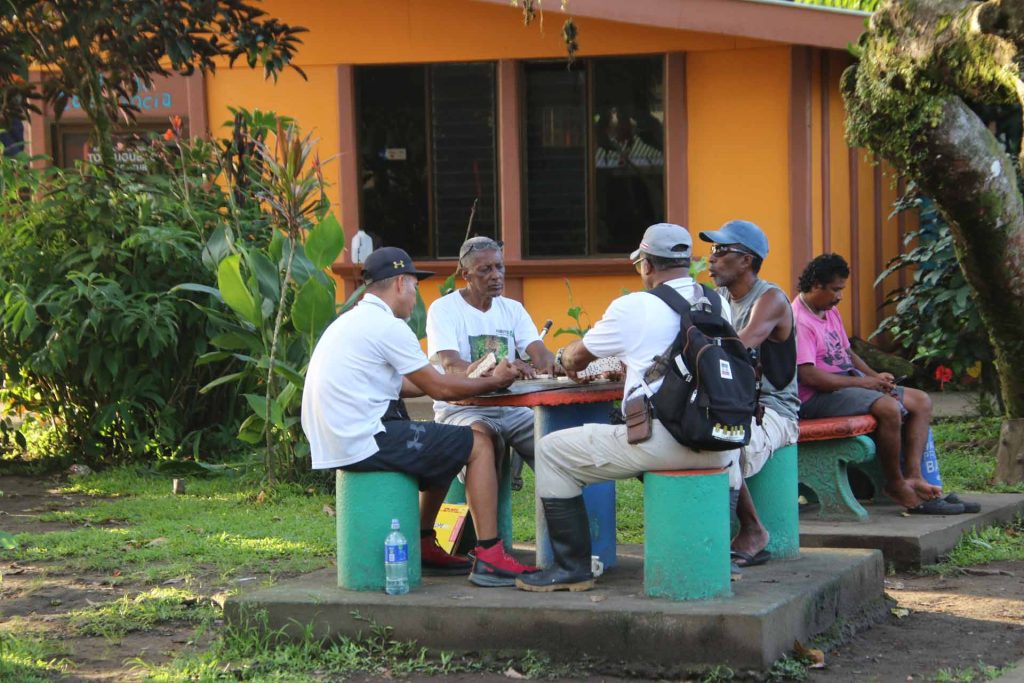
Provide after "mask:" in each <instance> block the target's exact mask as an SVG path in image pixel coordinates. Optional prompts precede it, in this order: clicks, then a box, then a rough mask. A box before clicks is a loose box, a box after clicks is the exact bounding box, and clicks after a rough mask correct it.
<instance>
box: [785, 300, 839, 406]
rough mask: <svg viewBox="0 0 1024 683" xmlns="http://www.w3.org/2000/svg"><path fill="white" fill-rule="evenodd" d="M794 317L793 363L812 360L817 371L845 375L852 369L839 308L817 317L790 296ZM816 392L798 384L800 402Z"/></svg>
mask: <svg viewBox="0 0 1024 683" xmlns="http://www.w3.org/2000/svg"><path fill="white" fill-rule="evenodd" d="M793 318H794V319H795V320H796V364H797V365H805V364H807V363H813V364H814V367H816V368H818V369H819V370H824V371H825V372H831V373H836V374H839V373H842V374H845V373H847V372H849V371H850V370H853V369H854V367H853V359H852V358H851V357H850V340H849V338H848V337H847V336H846V330H845V329H844V328H843V319H842V317H841V316H840V315H839V310H838V309H836V308H830V309H828V310H827V311H825V317H824V318H819V317H818V316H816V315H814V313H811V311H809V310H808V309H807V306H805V305H804V304H803V302H802V301H800V297H799V295H798V296H797V297H796V298H795V299H793ZM816 393H817V392H816V391H814V389H811V388H810V387H807V386H804V385H803V384H801V385H800V388H799V395H800V401H801V402H802V403H806V402H807V399H809V398H811V397H812V396H814V394H816Z"/></svg>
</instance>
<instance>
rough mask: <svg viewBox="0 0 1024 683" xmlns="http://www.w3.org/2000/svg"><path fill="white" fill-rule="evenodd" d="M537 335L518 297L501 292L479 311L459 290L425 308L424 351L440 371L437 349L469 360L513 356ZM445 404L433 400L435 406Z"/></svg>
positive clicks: (521, 351)
mask: <svg viewBox="0 0 1024 683" xmlns="http://www.w3.org/2000/svg"><path fill="white" fill-rule="evenodd" d="M538 339H540V336H539V335H538V334H537V328H536V327H534V326H533V320H531V319H530V316H529V315H528V314H527V312H526V309H525V308H523V305H522V304H521V303H519V302H518V301H513V300H512V299H506V298H505V297H503V296H499V297H495V298H494V299H492V300H491V307H490V308H488V309H487V310H486V311H481V310H480V309H479V308H475V307H473V306H471V305H469V304H468V303H467V302H466V300H465V299H464V298H463V297H462V292H461V290H456V291H454V292H451V293H450V294H447V295H445V296H443V297H441V298H440V299H438V300H437V301H435V302H434V303H433V304H431V306H430V310H429V311H428V312H427V355H428V356H429V357H430V362H431V363H433V364H434V367H436V368H437V369H438V371H439V372H442V373H443V372H444V367H443V366H442V365H441V359H440V358H439V357H438V355H437V353H438V351H456V352H457V353H458V354H459V358H461V359H462V360H464V361H466V362H467V363H472V362H473V361H475V360H478V359H480V358H482V357H484V356H486V355H487V354H488V353H489V352H491V351H493V352H494V357H495V359H497V360H499V361H500V360H501V359H502V358H508V361H509V362H510V363H511V362H512V361H514V360H515V352H518V353H519V355H520V356H523V355H525V354H526V347H527V346H529V345H530V344H532V343H533V342H535V341H537V340H538ZM447 407H448V404H447V403H445V402H444V401H434V410H435V411H442V410H444V409H445V408H447Z"/></svg>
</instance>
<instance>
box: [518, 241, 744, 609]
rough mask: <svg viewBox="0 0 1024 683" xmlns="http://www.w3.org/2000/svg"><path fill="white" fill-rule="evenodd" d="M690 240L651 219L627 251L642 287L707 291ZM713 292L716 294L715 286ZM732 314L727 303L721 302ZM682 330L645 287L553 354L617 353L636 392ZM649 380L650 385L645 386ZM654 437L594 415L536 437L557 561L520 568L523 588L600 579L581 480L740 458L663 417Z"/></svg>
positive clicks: (578, 364)
mask: <svg viewBox="0 0 1024 683" xmlns="http://www.w3.org/2000/svg"><path fill="white" fill-rule="evenodd" d="M692 249H693V240H692V239H691V238H690V233H688V232H687V231H686V229H685V228H682V227H680V226H678V225H672V224H670V223H658V224H657V225H652V226H651V227H649V228H647V231H646V232H645V233H644V236H643V240H642V241H641V242H640V248H639V249H637V250H636V251H634V252H633V254H632V255H631V256H630V260H631V261H632V262H633V266H634V267H635V268H636V271H637V273H639V275H640V278H641V280H642V281H643V285H644V289H653V288H654V287H657V286H658V285H660V284H663V283H666V284H668V285H669V286H670V287H672V288H673V289H675V290H676V291H677V292H678V293H679V294H680V295H681V296H683V297H684V298H685V299H687V300H688V301H691V302H695V301H698V300H700V299H701V298H702V297H704V296H705V291H704V289H703V288H702V287H700V286H699V285H698V284H696V283H695V282H694V281H693V278H691V277H690V273H689V267H690V255H691V252H692ZM709 295H710V296H712V297H715V296H717V295H716V294H714V293H713V292H709ZM716 308H718V309H719V310H721V311H722V315H723V317H725V318H727V319H729V308H728V307H727V306H724V305H720V306H717V307H716ZM678 333H679V315H678V314H677V313H676V312H675V311H673V310H672V309H671V308H670V307H669V306H668V305H667V304H666V303H664V302H663V301H662V300H661V299H659V298H658V297H656V296H653V295H651V294H648V293H647V292H635V293H632V294H627V295H625V296H621V297H619V298H618V299H616V300H615V301H613V302H612V303H611V305H610V306H608V310H606V311H605V313H604V315H603V316H602V318H601V320H599V321H598V322H597V324H596V325H595V326H594V327H593V329H591V330H590V331H589V332H587V334H586V336H584V337H583V339H582V340H580V341H577V342H573V343H572V344H569V345H568V346H566V347H564V348H562V349H559V350H558V352H557V353H556V354H555V360H556V363H560V364H561V365H562V366H563V367H564V368H565V370H566V373H567V374H568V375H569V376H570V377H572V378H574V379H575V378H576V376H577V375H576V373H578V372H579V371H581V370H583V369H584V368H586V367H587V365H588V364H589V363H590V362H591V361H593V360H596V359H598V358H604V357H607V356H618V357H619V358H620V359H622V360H623V362H624V363H625V365H626V379H625V392H624V394H623V403H624V404H625V402H626V401H625V399H628V398H631V397H633V396H638V395H639V393H638V392H645V391H650V392H651V393H653V392H654V391H657V389H658V387H659V386H660V380H659V382H655V383H652V384H650V385H645V384H644V383H643V382H642V379H643V374H644V371H645V370H647V368H648V367H649V366H650V365H651V364H652V362H653V361H654V359H655V357H656V356H659V355H661V354H663V353H664V351H665V349H667V348H668V347H669V346H670V345H671V344H672V342H673V341H674V340H675V338H676V335H677V334H678ZM645 387H646V388H645ZM651 427H652V429H651V436H650V438H648V439H647V440H645V441H642V442H639V443H634V444H630V443H629V442H628V441H627V435H626V426H625V425H605V424H588V425H584V426H582V427H575V428H573V429H565V430H562V431H558V432H554V433H552V434H548V435H547V436H545V437H544V438H543V439H541V440H540V441H539V442H538V444H537V460H536V473H537V496H538V497H539V498H540V500H541V504H542V505H543V508H544V517H545V519H546V521H547V526H548V533H549V536H550V539H551V550H552V557H553V564H552V566H551V567H549V568H547V569H545V570H542V571H541V572H538V573H535V574H529V575H526V574H523V575H520V576H519V578H518V579H516V586H517V587H519V588H520V589H522V590H527V591H538V592H547V591H556V590H569V591H580V590H587V589H589V588H591V587H592V586H593V585H594V577H593V574H592V573H591V571H590V528H589V524H588V520H587V511H586V508H585V507H584V505H583V495H582V487H583V486H585V485H586V484H592V483H595V482H600V481H608V480H613V479H629V478H631V477H635V476H636V475H638V474H640V473H642V472H646V471H648V470H671V469H701V468H719V467H727V466H730V465H732V464H733V463H735V462H736V461H737V460H738V453H737V451H724V452H718V451H695V450H693V449H691V448H688V447H686V446H683V445H682V444H680V443H679V442H678V441H676V440H675V438H673V436H672V435H671V434H670V433H669V432H668V430H667V429H665V427H664V426H662V424H661V423H660V422H659V421H658V420H656V419H655V420H653V421H652V425H651ZM739 479H740V476H739V467H738V466H733V467H730V484H731V485H732V486H733V487H734V488H735V487H738V486H739Z"/></svg>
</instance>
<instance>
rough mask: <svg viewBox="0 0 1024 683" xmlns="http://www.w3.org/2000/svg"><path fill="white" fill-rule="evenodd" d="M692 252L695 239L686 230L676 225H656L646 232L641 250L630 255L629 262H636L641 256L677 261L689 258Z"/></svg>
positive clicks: (641, 242)
mask: <svg viewBox="0 0 1024 683" xmlns="http://www.w3.org/2000/svg"><path fill="white" fill-rule="evenodd" d="M692 252H693V238H692V237H690V233H689V232H688V231H687V230H686V228H684V227H683V226H681V225H676V224H675V223H655V224H654V225H652V226H651V227H649V228H647V230H645V231H644V237H643V239H642V240H640V248H639V249H637V250H636V251H634V252H633V253H632V254H630V255H629V260H630V261H636V260H637V259H638V258H640V254H647V255H648V256H661V257H664V258H675V259H681V258H689V257H690V254H691V253H692Z"/></svg>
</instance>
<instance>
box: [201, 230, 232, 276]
mask: <svg viewBox="0 0 1024 683" xmlns="http://www.w3.org/2000/svg"><path fill="white" fill-rule="evenodd" d="M231 239H232V237H231V229H230V228H225V227H224V226H223V225H220V226H217V227H216V228H215V229H214V231H213V233H212V234H211V235H210V239H208V240H206V244H204V245H203V252H202V259H203V265H205V266H206V267H207V268H209V269H210V270H213V269H214V267H216V266H217V264H219V263H220V262H221V261H222V260H223V259H224V257H225V256H227V255H228V254H230V253H231Z"/></svg>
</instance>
